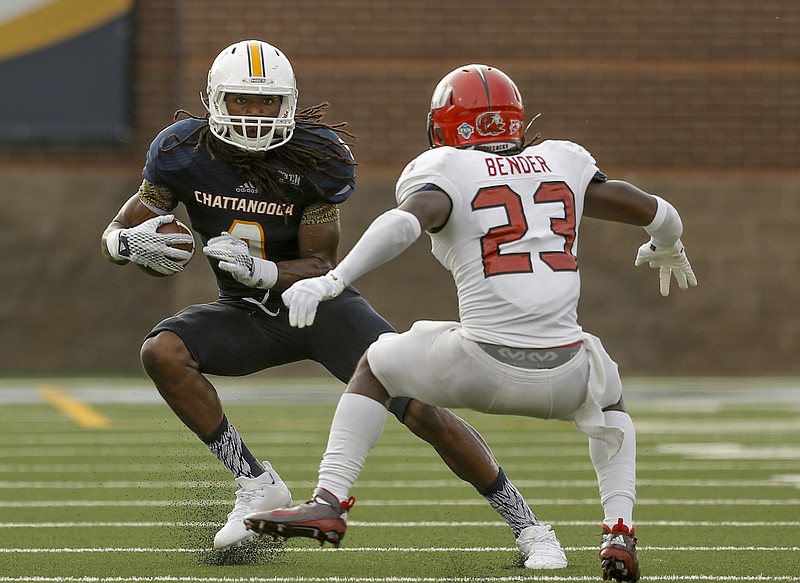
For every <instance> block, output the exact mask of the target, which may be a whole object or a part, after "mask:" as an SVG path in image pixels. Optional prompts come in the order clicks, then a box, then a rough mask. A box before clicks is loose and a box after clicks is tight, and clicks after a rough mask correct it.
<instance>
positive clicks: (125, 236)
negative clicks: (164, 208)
mask: <svg viewBox="0 0 800 583" xmlns="http://www.w3.org/2000/svg"><path fill="white" fill-rule="evenodd" d="M174 219H175V217H174V216H173V215H161V216H158V217H153V218H152V219H148V220H146V221H144V222H143V223H141V224H139V225H136V226H135V227H131V228H130V229H118V230H116V231H111V232H110V233H109V234H108V236H107V237H106V247H107V248H108V252H109V254H110V255H111V257H113V258H114V259H117V260H123V259H124V260H127V261H133V262H134V263H138V264H139V265H142V266H144V267H149V268H150V269H152V270H154V271H157V272H158V273H162V274H164V275H172V274H173V273H178V272H181V271H183V265H181V264H180V263H178V261H185V260H187V259H189V258H190V257H191V256H192V254H191V253H190V252H189V251H185V250H183V249H177V248H176V247H172V245H183V244H190V243H193V242H194V238H193V237H192V235H191V234H189V233H158V232H156V229H158V228H159V227H160V226H161V225H164V224H166V223H171V222H172V221H173V220H174Z"/></svg>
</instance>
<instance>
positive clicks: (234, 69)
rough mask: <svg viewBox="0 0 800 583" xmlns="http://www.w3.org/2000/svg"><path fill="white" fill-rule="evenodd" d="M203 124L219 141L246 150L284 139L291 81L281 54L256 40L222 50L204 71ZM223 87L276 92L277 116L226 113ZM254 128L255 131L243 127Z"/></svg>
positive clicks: (290, 116) (293, 97)
mask: <svg viewBox="0 0 800 583" xmlns="http://www.w3.org/2000/svg"><path fill="white" fill-rule="evenodd" d="M206 93H207V101H204V105H205V106H206V109H208V113H209V114H210V116H209V119H208V126H209V128H210V129H211V132H212V133H213V134H214V135H215V136H217V137H218V138H219V139H220V140H222V141H223V142H226V143H228V144H231V145H234V146H236V147H238V148H241V149H242V150H247V151H265V150H269V149H272V148H277V147H278V146H282V145H283V144H285V143H286V142H288V141H289V140H290V139H291V137H292V134H293V133H294V126H295V123H294V114H295V110H296V107H297V82H296V80H295V76H294V71H293V70H292V65H291V63H290V62H289V59H287V58H286V56H285V55H284V54H283V53H282V52H281V51H279V50H278V49H276V48H275V47H273V46H272V45H270V44H267V43H265V42H262V41H258V40H245V41H240V42H238V43H235V44H232V45H231V46H229V47H227V48H226V49H225V50H223V51H222V52H221V53H220V54H219V55H217V58H216V59H214V62H213V63H212V64H211V69H209V71H208V88H207V89H206ZM227 93H244V94H251V95H278V96H280V97H281V107H280V111H279V113H278V116H277V117H251V116H235V117H234V116H231V115H229V114H228V108H227V107H226V105H225V95H226V94H227ZM249 129H255V130H256V133H255V137H249V136H248V130H249Z"/></svg>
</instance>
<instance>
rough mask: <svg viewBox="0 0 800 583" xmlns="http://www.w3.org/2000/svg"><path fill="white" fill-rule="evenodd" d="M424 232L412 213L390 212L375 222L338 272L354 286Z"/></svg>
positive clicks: (398, 210)
mask: <svg viewBox="0 0 800 583" xmlns="http://www.w3.org/2000/svg"><path fill="white" fill-rule="evenodd" d="M421 234H422V228H421V227H420V224H419V221H418V220H417V217H415V216H414V215H412V214H411V213H409V212H406V211H401V210H400V209H392V210H390V211H386V212H385V213H383V214H382V215H380V216H379V217H378V218H376V219H375V220H374V221H372V224H371V225H370V226H369V227H368V228H367V230H366V231H364V234H363V235H361V238H360V239H359V240H358V242H357V243H356V244H355V246H354V247H353V248H352V249H351V250H350V253H348V254H347V256H346V257H345V258H344V259H342V261H341V263H339V265H337V266H336V269H335V271H336V274H337V275H338V276H339V277H340V278H341V279H342V280H343V281H344V282H345V284H346V285H350V284H351V283H352V282H354V281H356V280H357V279H358V278H359V277H361V276H362V275H364V274H365V273H367V272H369V271H372V270H373V269H375V268H376V267H378V266H380V265H383V264H384V263H386V262H387V261H390V260H392V259H394V258H395V257H397V256H398V255H400V254H401V253H402V252H403V251H405V250H406V249H408V248H409V247H410V246H411V244H412V243H413V242H414V241H416V240H417V239H418V238H419V236H420V235H421Z"/></svg>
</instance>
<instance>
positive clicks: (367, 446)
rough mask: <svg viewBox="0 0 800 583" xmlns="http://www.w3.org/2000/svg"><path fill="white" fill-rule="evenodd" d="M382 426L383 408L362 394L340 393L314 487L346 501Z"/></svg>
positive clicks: (381, 431) (376, 441)
mask: <svg viewBox="0 0 800 583" xmlns="http://www.w3.org/2000/svg"><path fill="white" fill-rule="evenodd" d="M385 424H386V407H384V406H383V405H381V404H380V403H378V401H375V400H373V399H370V398H369V397H365V396H364V395H358V394H356V393H344V394H343V395H342V396H341V398H340V399H339V405H338V406H337V407H336V413H335V414H334V415H333V421H332V422H331V431H330V435H329V436H328V447H327V448H326V450H325V455H323V456H322V461H321V462H320V464H319V477H318V480H317V487H319V488H325V489H326V490H327V491H328V492H330V493H331V494H333V495H335V496H336V497H337V498H339V501H342V500H347V498H348V497H349V496H350V488H352V487H353V484H355V481H356V479H357V478H358V474H360V473H361V468H362V467H363V466H364V462H365V461H366V459H367V455H368V454H369V452H370V450H371V449H372V448H373V447H375V444H376V443H378V439H380V437H381V434H382V433H383V427H384V425H385Z"/></svg>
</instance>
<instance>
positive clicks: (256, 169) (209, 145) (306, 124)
mask: <svg viewBox="0 0 800 583" xmlns="http://www.w3.org/2000/svg"><path fill="white" fill-rule="evenodd" d="M328 107H330V103H328V102H322V103H318V104H317V105H312V106H311V107H307V108H305V109H302V110H301V111H299V112H297V113H296V114H295V116H294V119H295V123H296V125H295V134H297V133H304V134H306V135H307V136H308V137H309V139H308V141H305V143H300V141H299V140H294V139H292V140H289V141H288V142H287V143H285V144H284V145H282V146H280V147H279V148H273V149H271V150H268V151H266V152H246V151H244V150H241V149H239V148H237V147H236V146H233V145H231V144H226V143H225V142H223V141H222V140H219V139H216V137H215V136H214V134H212V133H211V130H210V129H209V127H208V124H206V125H203V126H201V127H200V128H198V129H197V130H196V131H195V132H193V133H192V134H189V135H188V136H186V137H185V138H183V139H181V140H179V141H177V142H176V143H175V144H173V145H171V146H169V147H168V148H165V150H171V149H172V148H174V147H176V146H178V145H180V144H182V143H187V144H192V143H194V144H195V146H194V147H195V149H197V150H199V149H201V148H203V149H205V150H206V152H208V155H209V156H210V157H211V158H212V159H216V158H218V157H219V158H220V159H221V160H222V161H224V162H226V163H227V164H229V165H230V166H231V167H232V168H233V170H234V171H236V173H238V174H239V175H240V176H241V177H242V178H244V179H245V180H247V181H248V182H250V183H251V184H252V185H253V186H255V187H256V188H257V189H258V190H259V192H261V193H262V194H264V195H267V196H270V197H272V198H275V199H276V200H280V201H282V202H290V200H289V197H288V196H287V194H286V190H287V184H286V182H285V181H284V180H283V175H282V173H281V172H279V171H278V170H277V169H275V168H274V167H273V166H272V165H271V164H269V163H268V161H267V156H275V157H276V158H278V160H280V161H281V162H282V163H283V164H284V165H285V166H286V167H287V168H288V169H289V170H290V171H291V172H292V173H294V174H299V175H307V174H308V173H309V172H312V171H318V172H321V173H323V174H325V175H327V176H330V177H332V178H347V176H344V175H339V174H336V173H333V172H331V171H330V169H329V168H330V165H328V164H326V162H329V161H335V162H340V163H343V164H346V165H347V166H355V165H356V162H355V161H354V160H353V159H352V158H350V157H349V156H347V155H346V154H344V153H343V152H342V149H341V148H339V147H330V146H331V145H333V142H332V141H331V140H330V139H329V138H326V137H323V136H320V135H319V134H317V133H315V132H314V131H313V129H315V128H325V129H328V130H331V131H333V132H336V133H337V134H338V135H339V136H340V137H341V138H342V141H344V142H345V143H347V140H346V139H345V138H350V139H353V140H354V139H356V137H355V136H354V135H353V134H351V133H350V132H348V131H347V130H345V129H344V127H345V126H346V125H347V122H339V123H335V124H326V123H324V122H323V121H322V118H323V116H324V115H325V110H326V109H327V108H328ZM181 116H187V117H190V118H192V119H205V120H208V117H209V114H206V115H205V117H198V116H195V115H193V114H192V113H190V112H188V111H186V110H185V109H179V110H178V111H176V112H175V115H174V118H173V119H175V120H177V119H178V118H180V117H181ZM194 136H196V138H194V139H196V142H194V141H190V140H192V139H193V137H194ZM347 145H348V146H350V145H351V144H349V143H347ZM337 146H338V144H337ZM313 185H314V188H316V189H317V192H318V194H320V195H322V192H321V190H320V188H319V185H318V184H316V182H313Z"/></svg>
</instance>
